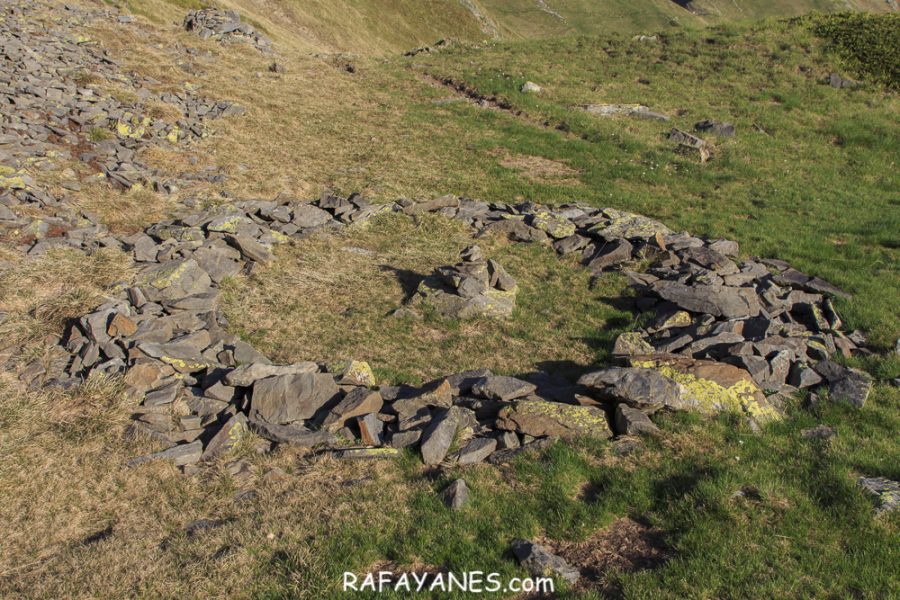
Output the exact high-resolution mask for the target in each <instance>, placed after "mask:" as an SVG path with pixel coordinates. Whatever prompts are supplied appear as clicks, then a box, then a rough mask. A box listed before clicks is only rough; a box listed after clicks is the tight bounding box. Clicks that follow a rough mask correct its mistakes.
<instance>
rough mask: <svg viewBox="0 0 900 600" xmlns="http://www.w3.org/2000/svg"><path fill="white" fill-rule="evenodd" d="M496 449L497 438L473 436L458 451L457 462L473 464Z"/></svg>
mask: <svg viewBox="0 0 900 600" xmlns="http://www.w3.org/2000/svg"><path fill="white" fill-rule="evenodd" d="M496 449H497V440H495V439H492V438H475V439H474V440H471V441H470V442H469V443H468V444H466V445H465V446H463V447H462V449H461V450H460V451H459V455H458V458H457V461H456V462H457V464H460V465H474V464H476V463H480V462H482V461H483V460H485V459H486V458H487V457H488V456H490V455H491V454H492V453H493V452H494V450H496Z"/></svg>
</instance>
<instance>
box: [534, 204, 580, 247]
mask: <svg viewBox="0 0 900 600" xmlns="http://www.w3.org/2000/svg"><path fill="white" fill-rule="evenodd" d="M531 226H532V227H534V228H536V229H540V230H541V231H543V232H544V233H546V234H547V235H549V236H550V237H552V238H554V239H557V240H560V239H563V238H567V237H569V236H571V235H575V224H574V223H572V222H571V221H569V220H568V219H566V218H564V217H560V216H557V215H554V214H553V213H551V212H549V211H546V210H544V211H539V212H536V213H534V215H532V217H531Z"/></svg>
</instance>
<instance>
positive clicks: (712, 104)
mask: <svg viewBox="0 0 900 600" xmlns="http://www.w3.org/2000/svg"><path fill="white" fill-rule="evenodd" d="M414 68H416V69H421V70H423V71H426V72H428V73H431V74H434V75H439V76H450V77H453V78H454V79H455V80H458V81H464V82H466V83H467V84H468V85H469V86H471V87H473V88H475V89H477V90H478V91H479V92H480V93H483V94H485V95H487V96H492V95H496V96H500V97H502V98H505V99H506V100H507V101H508V102H509V103H511V104H512V106H513V107H514V108H515V109H516V110H520V111H524V112H525V113H526V114H527V115H528V116H529V119H527V120H526V119H521V118H514V117H512V116H511V115H509V114H506V113H502V114H501V113H497V112H489V111H483V110H479V109H476V108H473V107H471V106H468V105H450V106H448V107H444V108H442V109H440V110H441V112H443V113H444V115H442V117H443V118H449V119H451V120H453V121H455V122H465V123H466V127H468V128H471V129H474V130H478V131H481V132H482V135H481V137H480V139H479V140H477V141H475V142H473V146H474V149H475V150H478V151H482V152H487V151H497V150H498V149H499V150H502V151H508V152H512V153H520V154H530V155H538V156H542V157H546V158H550V159H553V160H558V161H562V162H564V163H566V164H567V165H569V166H570V167H573V168H575V169H577V170H578V171H580V173H581V174H580V176H579V178H580V181H581V185H578V186H571V187H568V188H566V187H559V186H556V187H548V186H540V185H530V186H529V185H524V186H523V185H522V183H521V181H520V180H519V178H517V177H513V175H515V174H514V173H510V172H506V171H504V170H503V169H502V168H501V167H497V166H491V165H488V166H485V167H482V168H483V169H484V170H485V171H487V172H486V173H485V176H484V177H483V178H481V179H478V180H476V181H473V180H472V179H471V178H469V179H463V180H462V182H461V183H462V185H463V188H464V191H465V192H467V193H471V194H473V195H476V196H479V197H486V198H487V199H501V198H504V197H507V198H508V197H509V196H510V195H512V194H514V193H519V194H522V195H524V196H526V197H530V198H533V199H534V200H536V201H541V202H559V201H563V200H566V199H569V198H572V197H576V198H578V199H581V200H583V201H586V202H589V203H591V204H595V205H598V206H603V205H611V206H616V207H619V208H625V209H630V210H634V211H636V212H641V213H644V214H648V215H652V216H655V217H658V218H660V219H662V220H663V221H665V222H667V223H668V224H669V225H671V226H674V227H679V228H685V229H687V230H689V231H691V232H693V233H697V234H702V235H709V236H723V237H729V238H733V239H736V240H738V241H740V242H741V243H742V248H743V250H744V252H746V253H748V254H754V255H760V256H777V257H780V258H783V259H786V260H789V261H791V262H792V263H794V264H795V265H796V266H797V268H799V269H801V270H804V271H807V272H810V273H813V274H816V275H819V276H822V277H823V278H825V279H827V280H830V281H832V282H834V283H835V284H837V285H839V286H842V287H844V288H846V289H847V290H849V291H850V292H852V293H853V294H854V298H853V299H852V300H851V301H849V302H842V303H841V305H840V308H841V310H842V311H843V313H844V314H845V316H846V318H847V320H848V322H849V324H850V326H851V327H858V328H862V329H866V330H868V331H870V332H871V334H872V341H873V342H874V343H875V344H876V345H877V346H879V347H882V348H884V347H888V346H891V345H892V344H893V342H894V340H895V339H896V338H897V336H898V334H900V315H898V314H897V311H896V309H895V307H896V306H897V304H898V299H900V278H898V277H897V264H898V258H900V254H898V240H897V234H896V232H897V231H898V227H900V210H898V207H897V204H896V198H895V196H896V193H895V192H896V189H897V187H898V177H897V176H896V171H897V169H896V156H897V155H898V154H900V136H898V134H897V127H896V123H897V121H896V115H897V111H898V107H900V105H898V101H897V97H896V95H895V94H894V93H892V92H890V91H887V90H885V89H884V88H880V87H878V86H876V85H874V84H870V85H868V86H866V87H865V88H864V89H860V90H853V91H849V90H836V89H833V88H831V87H830V86H828V85H824V84H823V83H822V80H823V79H824V78H826V77H827V74H828V73H829V72H830V71H831V70H834V66H833V65H831V64H830V63H829V59H828V57H827V55H825V54H824V53H823V49H822V42H821V41H820V40H819V39H818V38H816V37H815V36H814V35H813V33H812V32H810V31H809V29H808V28H807V27H806V26H804V25H800V24H796V23H794V24H787V23H769V24H767V25H765V26H757V27H754V28H752V29H749V30H748V29H745V28H739V27H734V26H722V27H717V28H713V29H710V30H706V31H703V32H702V33H694V32H684V33H678V34H669V35H665V36H663V37H662V38H661V41H660V43H658V44H641V43H637V42H631V41H630V40H628V39H623V38H601V39H598V38H577V39H563V40H553V41H529V42H521V43H515V44H497V45H494V46H492V47H491V48H489V49H486V50H471V51H470V50H465V49H460V50H455V51H450V52H447V53H444V54H441V55H438V56H428V57H425V58H421V59H419V60H417V61H415V62H414ZM526 80H531V81H535V82H537V83H538V84H539V85H541V86H542V87H543V88H544V91H543V92H542V93H541V94H536V95H526V94H522V93H520V92H519V88H520V87H521V85H522V83H524V82H525V81H526ZM623 102H624V103H636V102H640V103H643V104H646V105H648V106H650V107H651V109H653V110H657V111H660V112H663V113H667V114H670V115H673V119H672V122H671V123H659V122H655V121H642V120H637V119H629V118H607V119H604V118H602V117H596V116H593V115H590V114H587V113H586V112H584V111H581V110H578V109H577V108H575V107H577V106H578V105H581V104H588V103H623ZM420 110H421V113H416V112H413V113H411V115H410V118H416V117H419V118H421V119H423V120H424V119H428V118H435V117H434V114H435V109H433V108H430V107H429V108H424V107H422V108H421V109H420ZM447 113H449V115H448V114H447ZM705 118H712V119H717V120H723V121H730V122H733V123H735V124H736V126H737V129H738V133H737V136H736V137H734V138H726V139H714V138H711V141H713V142H714V143H715V144H716V152H715V154H714V158H713V160H711V161H710V162H709V163H706V164H700V163H699V162H698V161H697V160H696V159H694V158H693V157H687V156H683V155H679V154H677V153H675V152H674V151H673V150H674V149H673V147H672V144H670V143H669V142H668V141H667V140H666V139H665V134H666V133H667V132H668V131H669V129H670V128H671V127H673V126H675V127H680V128H682V129H686V130H690V129H691V128H692V127H693V124H694V123H696V122H697V121H700V120H701V119H705ZM534 122H546V123H548V124H549V125H550V127H549V128H541V127H538V126H535V125H534V124H533V123H534ZM557 127H559V128H562V129H565V130H567V131H568V132H569V133H568V134H567V135H564V134H562V133H561V132H560V131H558V130H557V129H556V128H557ZM760 129H761V130H763V131H765V132H766V133H763V132H762V131H760ZM494 165H496V163H494Z"/></svg>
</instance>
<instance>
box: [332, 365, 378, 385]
mask: <svg viewBox="0 0 900 600" xmlns="http://www.w3.org/2000/svg"><path fill="white" fill-rule="evenodd" d="M328 372H329V373H331V374H332V375H334V379H335V381H337V382H338V383H339V384H342V385H362V386H366V387H372V386H373V385H375V374H374V373H373V372H372V367H370V366H369V363H367V362H364V361H361V360H352V359H351V360H343V361H339V362H336V363H332V364H330V365H328Z"/></svg>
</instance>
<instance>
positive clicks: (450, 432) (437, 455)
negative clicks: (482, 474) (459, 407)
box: [421, 409, 459, 465]
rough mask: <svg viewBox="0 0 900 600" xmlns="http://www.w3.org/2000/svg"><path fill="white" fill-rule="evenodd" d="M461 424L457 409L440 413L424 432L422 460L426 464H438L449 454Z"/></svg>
mask: <svg viewBox="0 0 900 600" xmlns="http://www.w3.org/2000/svg"><path fill="white" fill-rule="evenodd" d="M458 424H459V421H458V417H457V413H456V411H454V410H452V409H448V410H445V411H443V412H442V413H440V414H438V415H437V416H436V417H435V418H434V419H433V420H432V421H431V423H430V424H429V425H428V427H427V428H426V429H425V432H424V433H423V434H422V442H421V451H422V461H423V462H424V463H425V464H426V465H438V464H440V463H441V461H443V460H444V458H445V457H446V456H447V452H449V451H450V446H451V445H452V444H453V440H454V439H455V438H456V429H457V426H458Z"/></svg>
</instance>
